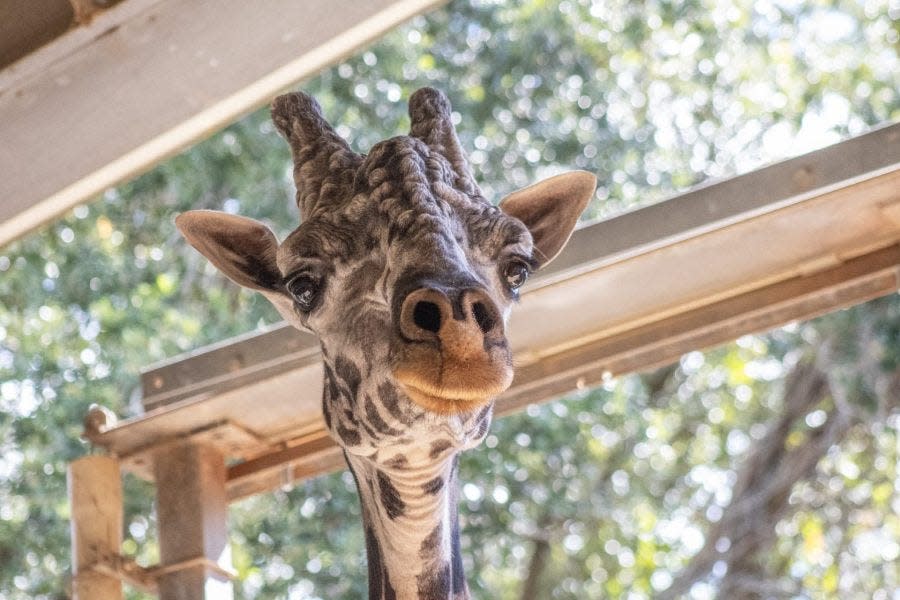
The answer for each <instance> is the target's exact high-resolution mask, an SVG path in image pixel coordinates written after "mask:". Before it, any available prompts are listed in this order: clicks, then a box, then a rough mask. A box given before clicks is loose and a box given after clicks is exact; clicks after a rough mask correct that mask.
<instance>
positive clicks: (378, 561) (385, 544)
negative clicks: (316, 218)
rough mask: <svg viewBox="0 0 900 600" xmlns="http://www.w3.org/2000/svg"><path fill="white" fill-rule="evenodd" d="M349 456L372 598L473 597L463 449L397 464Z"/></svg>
mask: <svg viewBox="0 0 900 600" xmlns="http://www.w3.org/2000/svg"><path fill="white" fill-rule="evenodd" d="M345 456H346V458H347V463H348V465H349V466H350V470H351V472H352V473H353V476H354V478H355V479H356V487H357V490H358V491H359V497H360V504H361V506H362V514H363V525H364V528H365V536H366V554H367V555H368V562H369V598H370V600H392V599H393V600H444V599H447V600H467V599H468V598H469V590H468V587H467V586H466V580H465V576H464V574H463V566H462V557H461V555H460V548H459V514H458V508H457V504H458V490H457V471H458V469H457V465H458V453H455V452H454V453H450V454H449V455H447V456H445V457H441V459H440V460H438V461H433V462H430V463H426V464H422V465H409V464H405V465H399V466H397V467H393V466H391V467H389V466H385V465H381V464H375V463H374V462H372V461H371V460H370V459H368V458H365V457H360V456H356V455H352V454H350V453H345Z"/></svg>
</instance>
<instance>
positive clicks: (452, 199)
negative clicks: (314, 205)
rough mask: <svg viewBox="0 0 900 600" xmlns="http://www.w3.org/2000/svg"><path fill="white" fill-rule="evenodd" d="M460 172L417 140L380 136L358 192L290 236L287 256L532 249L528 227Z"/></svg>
mask: <svg viewBox="0 0 900 600" xmlns="http://www.w3.org/2000/svg"><path fill="white" fill-rule="evenodd" d="M456 177H457V176H456V175H455V172H454V171H453V169H452V168H451V166H450V164H449V163H448V162H447V160H446V159H445V158H444V157H443V156H442V155H440V154H439V153H437V152H434V151H432V150H431V149H430V148H429V147H428V146H427V145H425V144H424V143H422V142H421V141H420V140H418V139H415V138H411V137H408V136H398V137H395V138H391V139H389V140H385V141H383V142H380V143H378V144H376V145H375V146H374V147H373V148H372V152H371V153H370V154H369V155H368V156H367V157H366V159H365V160H364V161H363V163H362V164H361V165H360V166H359V168H358V172H357V175H356V184H355V186H354V192H353V194H352V195H351V196H350V197H349V198H343V199H342V198H333V199H332V201H331V202H329V203H328V204H327V205H320V207H319V209H317V211H316V212H315V214H313V215H310V217H309V219H308V220H307V221H306V222H305V223H304V224H302V225H301V226H300V228H298V230H297V231H295V232H294V233H293V234H292V235H291V236H289V237H288V239H287V240H286V241H285V244H284V245H283V249H282V252H281V253H280V254H281V256H282V259H283V261H284V262H290V259H291V257H294V256H296V257H307V256H318V257H319V258H322V259H324V260H326V261H329V260H335V261H338V262H347V261H349V262H355V261H359V260H367V259H370V258H371V257H372V256H373V255H374V254H377V253H378V251H379V249H381V250H382V252H383V253H384V254H385V257H386V258H388V256H387V255H390V257H392V258H393V259H394V260H396V258H397V257H398V256H401V257H404V258H405V259H408V260H428V259H435V258H443V259H444V260H448V259H449V260H451V261H452V262H455V261H456V260H457V259H460V258H463V257H464V256H465V255H467V254H471V253H472V252H473V251H474V252H479V251H480V252H481V253H482V254H485V255H487V256H489V257H491V256H493V255H495V254H496V252H497V251H498V250H499V249H500V248H502V247H504V246H507V245H509V244H513V243H516V242H521V244H522V245H523V246H527V250H526V252H530V243H531V237H530V234H529V233H528V231H527V229H526V228H525V227H524V226H523V225H522V224H521V223H520V222H519V221H518V220H516V219H513V218H510V217H508V216H506V215H505V214H504V213H502V212H501V211H500V210H499V209H498V208H496V207H494V206H492V205H491V204H490V203H489V202H488V201H487V200H485V198H484V197H482V196H481V195H480V191H478V190H477V189H476V190H474V191H472V190H469V191H468V193H467V192H466V191H463V190H462V189H460V187H461V186H460V185H458V182H457V181H456Z"/></svg>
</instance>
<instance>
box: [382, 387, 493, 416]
mask: <svg viewBox="0 0 900 600" xmlns="http://www.w3.org/2000/svg"><path fill="white" fill-rule="evenodd" d="M400 383H401V385H402V386H403V391H405V392H406V395H407V396H409V399H410V400H412V401H413V402H415V403H416V404H418V405H419V406H421V407H422V408H424V409H426V410H429V411H431V412H434V413H437V414H440V415H456V414H460V413H466V412H472V411H474V410H476V409H478V408H481V407H482V406H484V405H486V404H488V403H490V402H491V401H492V400H493V399H494V396H495V395H496V394H489V395H483V396H474V397H473V396H470V397H465V398H462V397H459V396H458V395H457V396H455V395H452V394H434V393H431V392H428V391H426V390H423V389H421V388H419V387H416V386H415V385H413V384H411V383H406V382H403V381H401V382H400ZM501 391H502V390H501ZM498 393H499V392H498Z"/></svg>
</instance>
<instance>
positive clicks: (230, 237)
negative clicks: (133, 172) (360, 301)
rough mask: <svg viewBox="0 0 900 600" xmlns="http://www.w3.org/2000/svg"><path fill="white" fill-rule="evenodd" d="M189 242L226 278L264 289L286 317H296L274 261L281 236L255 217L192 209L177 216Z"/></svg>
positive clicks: (177, 220)
mask: <svg viewBox="0 0 900 600" xmlns="http://www.w3.org/2000/svg"><path fill="white" fill-rule="evenodd" d="M175 226H176V227H178V230H179V231H180V232H181V235H183V236H184V237H185V239H186V240H187V241H188V243H189V244H190V245H191V246H193V247H194V248H195V249H196V250H197V251H198V252H200V254H202V255H203V256H205V257H206V258H207V259H209V262H211V263H212V264H213V265H215V266H216V268H217V269H219V271H221V272H222V273H223V274H224V275H225V276H226V277H228V278H229V279H230V280H232V281H233V282H235V283H236V284H238V285H241V286H243V287H245V288H249V289H251V290H256V291H258V292H261V293H262V294H263V295H264V296H265V297H266V298H268V299H269V301H270V302H272V304H273V305H275V308H276V309H277V310H278V312H279V313H281V316H283V317H284V318H286V319H289V320H291V319H296V315H295V314H294V311H293V306H292V304H293V303H292V301H291V299H290V297H289V296H288V294H287V292H286V291H285V289H284V284H283V283H282V276H281V271H280V270H279V269H278V265H277V263H276V262H275V256H276V253H277V252H278V239H277V238H276V237H275V234H274V233H272V230H271V229H269V228H268V227H266V226H265V225H263V224H262V223H260V222H259V221H254V220H253V219H248V218H247V217H240V216H238V215H231V214H228V213H223V212H218V211H214V210H191V211H188V212H185V213H181V214H180V215H178V216H177V217H176V218H175Z"/></svg>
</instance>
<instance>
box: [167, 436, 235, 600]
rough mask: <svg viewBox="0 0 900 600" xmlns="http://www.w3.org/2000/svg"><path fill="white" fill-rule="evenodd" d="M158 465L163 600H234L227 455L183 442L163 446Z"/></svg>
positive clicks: (211, 448) (208, 447) (209, 448)
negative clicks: (228, 521)
mask: <svg viewBox="0 0 900 600" xmlns="http://www.w3.org/2000/svg"><path fill="white" fill-rule="evenodd" d="M154 465H155V467H154V468H155V472H156V501H157V523H158V527H159V554H160V566H159V573H160V575H159V578H158V584H159V597H160V600H205V599H208V600H213V599H214V600H230V599H231V598H232V597H233V590H232V587H231V581H230V579H229V577H228V571H229V569H230V568H231V551H230V550H231V549H230V547H229V545H228V528H227V516H228V500H227V497H226V495H225V474H226V471H225V460H224V458H223V457H222V455H221V454H220V453H219V451H218V450H216V449H215V448H213V447H211V446H205V445H195V444H191V443H190V442H183V443H178V444H173V445H171V446H167V447H165V448H163V449H160V450H159V451H158V452H157V453H156V456H155V459H154Z"/></svg>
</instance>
